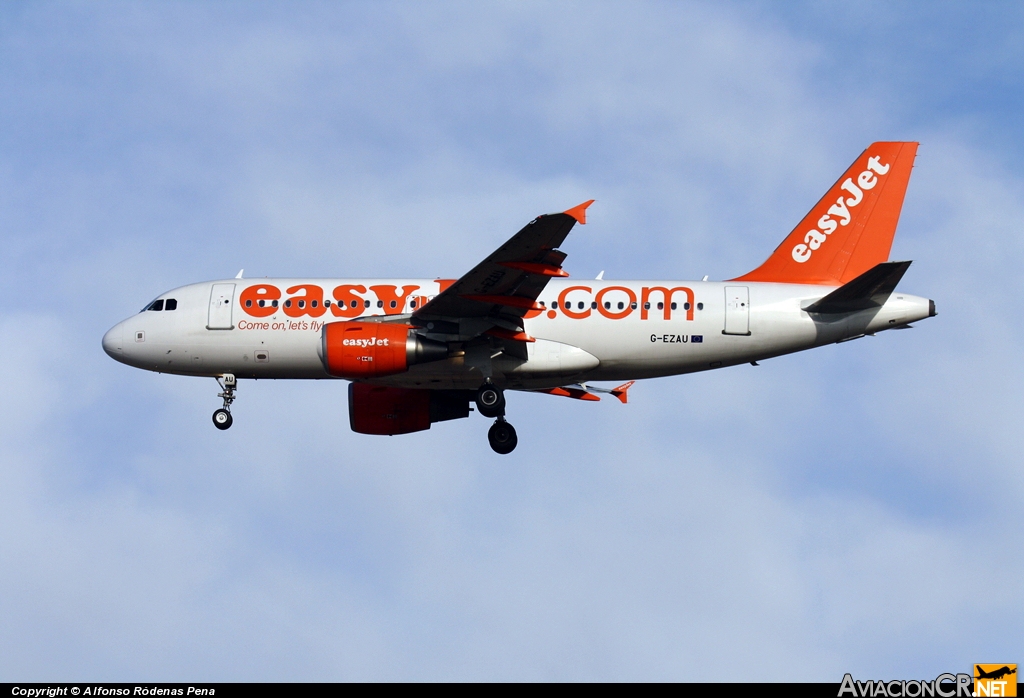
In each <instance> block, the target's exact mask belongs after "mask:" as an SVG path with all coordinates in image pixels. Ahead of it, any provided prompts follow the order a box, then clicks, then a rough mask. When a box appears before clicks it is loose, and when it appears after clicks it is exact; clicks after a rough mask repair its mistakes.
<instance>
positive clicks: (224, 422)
mask: <svg viewBox="0 0 1024 698" xmlns="http://www.w3.org/2000/svg"><path fill="white" fill-rule="evenodd" d="M217 385H219V386H220V388H221V392H219V393H217V397H220V398H224V406H223V407H221V408H220V409H219V410H217V411H216V412H214V413H213V426H215V427H217V428H218V429H220V430H221V431H224V430H225V429H229V428H230V427H231V422H232V421H234V420H232V419H231V403H232V402H234V401H235V387H236V386H237V385H238V381H237V380H235V375H234V374H233V373H225V374H224V375H223V376H219V377H217Z"/></svg>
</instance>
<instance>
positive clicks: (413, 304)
mask: <svg viewBox="0 0 1024 698" xmlns="http://www.w3.org/2000/svg"><path fill="white" fill-rule="evenodd" d="M409 307H410V308H412V309H413V310H416V301H413V302H412V303H410V304H409Z"/></svg>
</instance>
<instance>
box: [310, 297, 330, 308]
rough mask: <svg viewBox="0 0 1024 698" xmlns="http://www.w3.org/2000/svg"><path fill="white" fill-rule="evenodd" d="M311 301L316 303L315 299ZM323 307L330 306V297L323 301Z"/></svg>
mask: <svg viewBox="0 0 1024 698" xmlns="http://www.w3.org/2000/svg"><path fill="white" fill-rule="evenodd" d="M313 303H316V301H313ZM313 307H314V308H315V307H316V306H315V305H314V306H313ZM324 307H325V308H330V307H331V299H330V298H328V299H327V300H325V301H324Z"/></svg>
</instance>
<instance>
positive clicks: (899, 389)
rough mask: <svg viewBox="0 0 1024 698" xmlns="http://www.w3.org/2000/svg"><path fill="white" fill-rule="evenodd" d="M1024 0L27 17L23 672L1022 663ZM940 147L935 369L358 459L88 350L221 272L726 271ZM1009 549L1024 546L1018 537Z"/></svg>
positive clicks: (895, 353) (300, 397)
mask: <svg viewBox="0 0 1024 698" xmlns="http://www.w3.org/2000/svg"><path fill="white" fill-rule="evenodd" d="M1022 88H1024V11H1022V10H1021V9H1020V7H1019V6H1018V5H1017V4H1014V3H1005V4H1000V3H986V4H984V5H982V6H980V7H979V6H976V5H971V6H967V5H959V4H952V3H950V4H946V5H943V4H941V3H930V4H927V5H925V4H910V3H858V4H855V5H842V4H818V3H789V4H786V5H785V6H784V7H780V6H779V5H777V4H772V3H733V4H723V3H707V4H703V3H667V2H664V3H662V2H654V3H645V4H640V3H629V4H626V3H622V4H613V3H580V4H572V3H559V4H544V3H535V4H531V3H514V4H512V3H510V4H492V5H489V6H486V7H481V6H480V5H479V4H476V3H466V4H459V3H437V4H430V5H428V4H426V3H407V4H390V5H385V4H383V3H372V4H371V3H360V4H345V3H323V4H320V3H307V4H301V3H289V4H287V5H280V4H269V3H268V4H257V3H235V4H230V3H222V4H215V3H175V4H171V3H124V4H117V3H81V4H71V5H68V4H66V3H61V4H56V3H53V4H51V3H20V2H9V3H4V5H3V7H2V8H0V95H2V99H0V241H2V243H3V245H2V250H3V253H2V255H0V288H2V292H3V297H4V298H5V300H6V302H5V303H4V305H3V307H2V309H0V386H2V390H3V394H4V399H3V400H2V401H0V482H2V487H0V617H2V618H3V619H4V620H3V622H2V623H0V678H2V679H4V680H15V679H16V680H61V679H65V680H69V679H76V680H82V679H89V680H97V681H112V680H143V679H150V680H153V679H160V680H185V679H190V680H203V679H206V680H215V679H222V680H304V679H310V680H342V679H528V680H529V679H540V680H544V679H563V680H576V679H582V680H587V679H591V680H603V679H621V680H631V679H666V680H671V679H683V680H686V679H690V680H729V679H732V678H735V677H738V678H742V679H744V680H760V679H786V680H823V681H838V680H839V679H840V678H841V676H842V674H843V673H844V672H847V671H851V672H853V673H854V674H855V675H856V676H858V678H861V677H863V678H868V677H870V678H886V679H887V678H925V677H934V676H935V675H936V674H938V673H939V672H942V671H959V670H966V669H967V668H968V667H969V665H970V664H971V663H972V662H981V661H992V662H1002V661H1011V662H1012V661H1020V660H1021V659H1022V656H1021V649H1022V643H1021V641H1020V631H1019V628H1020V627H1021V625H1022V621H1024V592H1022V590H1021V587H1020V584H1019V579H1021V577H1022V573H1024V565H1022V563H1021V561H1020V556H1019V553H1020V540H1021V533H1022V526H1021V524H1020V516H1019V512H1020V511H1021V506H1022V504H1024V469H1022V467H1021V465H1022V458H1021V449H1022V446H1024V443H1022V436H1021V430H1020V427H1019V423H1020V417H1021V414H1022V408H1024V400H1022V397H1021V395H1022V387H1024V385H1022V383H1024V381H1022V369H1021V364H1020V346H1021V345H1022V340H1024V336H1022V335H1024V333H1022V330H1021V325H1020V322H1019V312H1018V309H1017V305H1018V303H1017V299H1018V298H1019V297H1020V296H1021V295H1022V291H1024V289H1022V281H1021V274H1020V269H1021V267H1022V263H1024V236H1022V232H1021V231H1022V222H1024V168H1022V165H1021V162H1022V157H1021V156H1022V155H1024V141H1022V137H1021V132H1022V131H1021V116H1020V114H1021V113H1022V107H1024V99H1022V96H1024V91H1022ZM874 140H918V141H920V142H921V147H920V151H919V157H918V160H917V167H916V168H915V171H914V176H913V178H912V180H911V184H910V188H909V191H908V195H907V200H906V205H905V207H904V211H903V217H902V219H901V223H900V228H899V232H898V234H897V237H896V242H895V245H894V248H893V258H895V259H913V260H915V261H914V266H912V267H911V269H910V271H909V272H908V274H907V276H906V277H905V279H904V281H903V283H902V285H901V288H903V289H905V290H906V291H908V292H910V293H916V294H920V295H925V296H928V297H931V298H934V299H935V300H936V302H937V304H938V309H939V316H938V317H937V318H935V319H932V320H929V321H927V322H922V323H920V326H919V327H917V328H915V329H914V330H912V331H909V332H892V333H887V334H883V335H880V336H878V337H875V338H867V339H863V340H859V341H856V342H849V343H846V344H843V345H837V346H832V347H825V348H821V349H818V350H815V351H813V352H809V353H804V354H798V355H795V356H790V357H782V358H779V359H774V360H771V361H767V362H764V363H763V364H762V365H761V366H760V367H758V368H752V367H749V366H747V367H738V368H732V369H727V370H724V371H715V372H710V373H707V374H700V375H693V376H682V377H675V378H668V379H661V380H657V381H643V382H641V383H640V384H638V385H637V386H636V387H635V388H634V389H633V390H632V391H631V401H630V404H629V405H628V406H625V407H623V406H622V405H620V404H618V403H617V402H614V401H611V402H610V401H607V400H605V401H602V402H601V403H599V404H596V405H594V404H589V403H580V404H578V403H576V402H575V401H569V400H558V399H554V398H550V397H548V396H537V395H524V396H519V395H516V396H512V397H511V400H510V418H511V419H512V421H513V422H514V423H515V424H516V426H517V428H518V430H519V433H520V438H521V441H520V446H519V448H518V449H517V450H516V451H515V453H514V454H513V455H512V456H509V457H504V458H503V457H498V456H495V455H493V454H492V453H491V452H490V450H489V449H488V447H487V444H486V440H485V438H484V433H485V427H486V424H485V422H484V421H483V420H481V419H480V418H479V417H473V418H471V419H468V420H463V421H459V422H453V423H448V424H441V425H437V426H435V428H434V429H431V430H430V431H428V432H424V433H420V434H414V435H409V436H405V437H395V438H376V437H367V436H358V435H355V434H352V433H351V432H350V431H349V430H348V424H347V422H348V420H347V413H346V410H347V407H346V401H345V389H344V384H342V383H341V382H338V383H327V382H308V383H307V382H294V383H291V382H272V381H267V382H260V383H258V384H248V383H246V384H244V385H243V386H242V387H241V389H240V391H239V400H238V402H237V403H236V405H235V408H234V414H235V426H234V427H233V428H232V429H231V430H230V431H229V432H225V433H220V432H217V431H216V430H215V429H214V428H213V426H212V425H211V424H210V412H212V410H213V409H214V408H215V407H216V406H217V399H216V397H215V392H216V390H215V386H214V385H213V381H207V380H200V379H190V378H182V377H173V376H159V375H154V374H150V373H145V372H141V371H137V370H133V369H129V368H128V367H126V366H123V365H120V364H117V363H115V362H113V361H111V360H110V359H109V358H107V357H106V356H105V355H104V354H103V352H102V350H101V349H100V337H101V336H102V334H103V332H104V331H105V330H106V329H107V328H108V327H110V326H111V325H113V324H114V323H116V322H118V321H119V320H121V319H123V318H124V317H126V316H127V315H130V314H131V313H133V312H135V311H137V310H138V308H140V307H141V306H142V305H143V304H144V303H145V302H146V301H148V300H149V299H150V298H152V297H154V296H155V295H157V294H158V293H160V292H162V291H164V290H166V289H168V288H172V287H175V286H178V285H181V284H185V283H189V282H193V281H199V280H205V279H213V278H221V277H230V276H233V275H234V274H235V273H236V272H237V271H238V269H239V268H242V267H244V268H245V269H246V274H247V275H252V276H263V275H269V276H289V275H292V276H305V275H308V276H339V277H344V276H373V275H386V276H401V275H408V276H429V277H434V276H457V275H459V274H460V273H461V272H463V271H465V270H467V269H468V268H470V267H471V266H472V265H473V264H475V263H476V262H477V261H479V260H480V259H481V258H483V257H484V256H485V255H487V254H488V253H489V252H490V251H491V250H493V249H494V248H495V247H497V246H498V245H499V244H501V242H503V241H504V240H505V239H506V238H507V237H508V236H509V235H511V234H512V233H514V232H515V231H516V230H518V229H519V228H520V227H521V226H522V224H524V223H525V222H526V221H528V220H530V219H531V218H532V217H533V216H535V215H537V214H539V213H543V212H550V211H558V210H563V209H565V208H567V207H569V206H571V205H574V204H576V203H579V202H580V201H583V200H586V199H589V198H595V199H597V203H596V204H595V205H594V206H593V207H592V208H591V209H590V212H589V216H588V219H589V220H588V225H587V226H586V227H585V228H577V229H576V230H575V231H574V232H573V234H572V236H570V238H569V240H568V241H567V243H566V244H565V246H564V249H565V250H566V251H567V252H568V253H569V258H568V260H567V263H566V264H567V268H568V269H569V271H570V272H572V273H573V274H574V275H578V276H584V277H586V276H587V275H593V274H596V273H597V272H598V271H600V270H602V269H605V270H606V278H700V277H701V276H703V275H704V274H708V275H710V276H711V278H713V279H714V278H719V279H720V278H729V277H731V276H735V275H738V274H741V273H743V272H745V271H747V270H749V269H751V268H753V267H755V266H756V265H757V264H759V263H760V262H761V261H762V260H763V259H764V258H765V257H766V256H767V255H768V253H769V252H770V251H771V250H772V249H774V247H775V246H776V245H777V244H778V243H779V241H781V240H782V238H783V237H784V236H785V234H786V233H787V232H788V231H789V230H790V228H791V227H792V226H793V225H794V224H795V223H796V222H797V221H798V220H799V219H800V217H801V216H802V215H803V214H804V213H805V212H806V211H807V210H808V209H809V208H810V206H811V205H812V204H813V203H814V202H815V201H816V200H817V199H818V198H819V197H820V195H821V194H822V193H823V192H824V191H825V189H826V188H827V187H828V186H829V185H830V184H831V183H832V182H833V181H834V180H835V178H836V177H837V176H838V175H839V174H840V173H841V172H842V171H843V170H844V169H845V167H846V166H847V165H848V164H849V163H850V162H851V161H852V160H853V159H854V157H856V155H857V154H859V153H860V152H861V150H862V149H863V148H864V147H865V146H866V145H867V144H868V143H870V142H872V141H874ZM1014 512H1018V513H1017V514H1016V515H1015V514H1014Z"/></svg>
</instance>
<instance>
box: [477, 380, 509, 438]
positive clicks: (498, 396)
mask: <svg viewBox="0 0 1024 698" xmlns="http://www.w3.org/2000/svg"><path fill="white" fill-rule="evenodd" d="M476 408H477V411H478V412H480V414H482V415H483V416H484V417H496V418H497V419H495V420H494V424H492V425H491V428H490V429H488V430H487V442H488V443H489V444H490V445H491V448H492V449H494V452H495V453H500V454H501V455H506V454H509V453H512V451H514V450H515V447H516V444H518V443H519V438H518V437H517V436H516V430H515V427H513V426H512V425H511V424H509V423H508V422H506V421H505V394H504V392H503V391H502V390H501V388H499V387H497V386H495V385H493V384H492V383H491V382H490V381H488V382H487V383H484V384H483V385H481V386H480V389H479V390H478V391H476Z"/></svg>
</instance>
